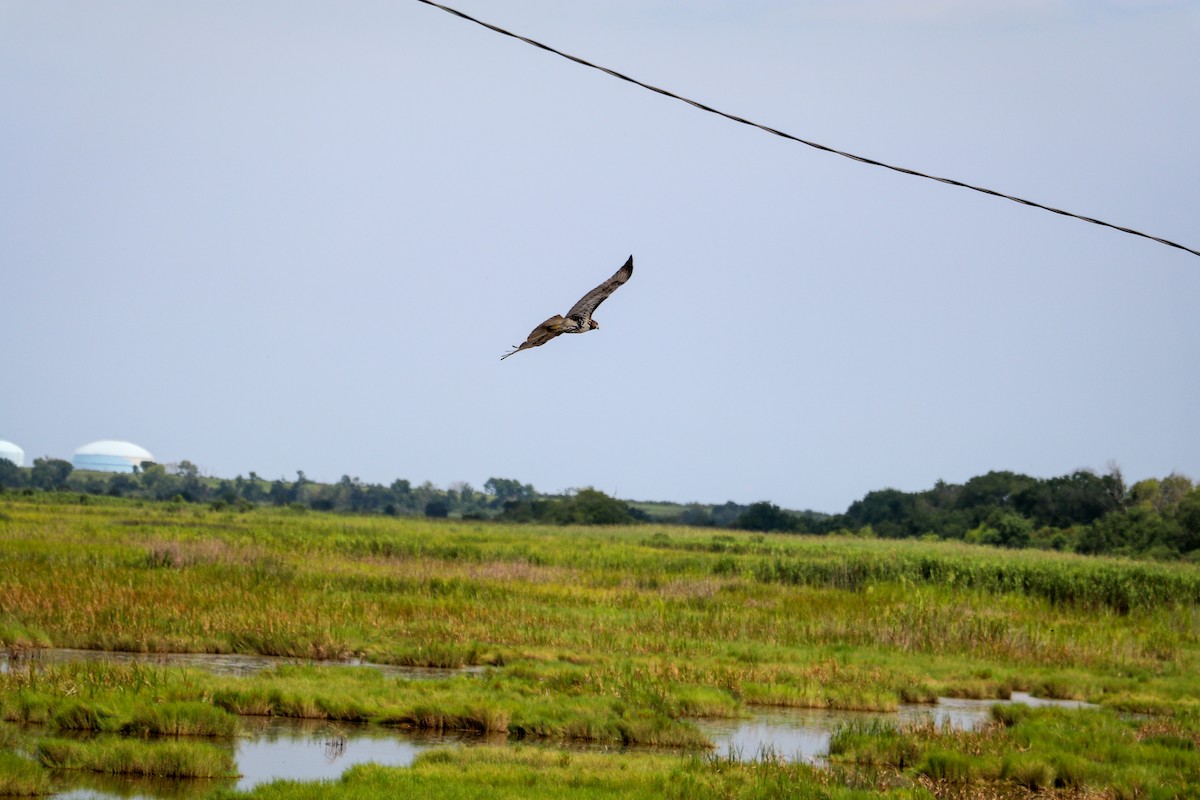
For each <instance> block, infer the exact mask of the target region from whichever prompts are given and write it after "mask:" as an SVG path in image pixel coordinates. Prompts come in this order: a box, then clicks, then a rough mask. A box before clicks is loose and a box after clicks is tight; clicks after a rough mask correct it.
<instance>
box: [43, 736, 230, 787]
mask: <svg viewBox="0 0 1200 800" xmlns="http://www.w3.org/2000/svg"><path fill="white" fill-rule="evenodd" d="M37 756H38V760H39V761H40V762H41V763H42V765H44V766H45V767H47V768H49V769H60V770H86V771H91V772H103V773H106V774H118V775H138V776H153V777H159V778H231V777H235V776H236V775H237V772H236V770H235V769H234V765H233V754H232V753H231V752H230V751H229V750H228V749H225V748H220V747H217V746H215V745H211V744H201V743H195V742H188V743H183V742H175V741H165V742H164V741H153V742H145V741H139V740H136V739H128V738H120V739H103V740H75V739H54V738H44V739H41V740H39V741H38V745H37Z"/></svg>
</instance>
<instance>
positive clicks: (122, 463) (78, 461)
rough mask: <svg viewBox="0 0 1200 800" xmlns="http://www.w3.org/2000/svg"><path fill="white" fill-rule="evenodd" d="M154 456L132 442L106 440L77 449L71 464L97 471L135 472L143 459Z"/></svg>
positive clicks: (149, 458)
mask: <svg viewBox="0 0 1200 800" xmlns="http://www.w3.org/2000/svg"><path fill="white" fill-rule="evenodd" d="M153 460H154V456H152V455H150V453H149V452H148V451H147V450H145V449H143V448H141V447H138V446H137V445H136V444H133V443H132V442H114V441H110V440H105V441H102V442H92V443H91V444H85V445H84V446H83V447H81V448H79V449H78V450H76V451H75V456H74V458H72V459H71V466H73V467H75V469H89V470H94V471H96V472H133V469H134V467H138V466H140V465H141V463H142V462H143V461H153Z"/></svg>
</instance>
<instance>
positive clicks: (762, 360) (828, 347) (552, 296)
mask: <svg viewBox="0 0 1200 800" xmlns="http://www.w3.org/2000/svg"><path fill="white" fill-rule="evenodd" d="M450 4H451V5H457V7H459V8H461V9H462V10H463V11H465V12H467V13H470V14H473V15H476V16H479V17H481V18H483V19H486V20H488V21H490V22H494V23H496V24H498V25H501V26H503V27H507V28H509V29H511V30H514V31H516V32H519V33H522V34H525V35H527V36H530V37H533V38H536V39H540V40H542V41H545V42H547V43H548V44H551V45H554V46H556V47H558V48H561V49H563V50H566V51H568V52H572V53H575V54H578V55H580V56H582V57H585V58H589V59H592V60H594V61H597V62H599V63H601V64H604V65H606V66H610V67H612V68H614V69H617V70H620V71H623V72H627V73H629V74H631V75H633V76H635V77H638V78H640V79H642V80H645V81H647V82H650V83H653V84H656V85H659V86H663V87H666V88H669V89H671V90H673V91H676V92H679V93H681V94H684V95H687V96H690V97H693V98H695V99H697V100H700V101H702V102H706V103H708V104H710V105H714V106H716V107H718V108H721V109H724V110H727V111H729V112H731V113H735V114H740V115H743V116H747V117H750V118H752V119H755V120H757V121H759V122H762V123H764V124H767V125H771V126H774V127H777V128H781V129H783V130H785V131H788V132H790V133H792V134H795V135H797V136H801V137H804V138H808V139H812V140H815V141H818V142H822V143H824V144H828V145H831V146H834V147H838V148H841V149H845V150H850V151H854V152H858V153H861V154H863V155H866V156H870V157H874V158H878V159H881V160H886V161H891V162H895V163H898V164H902V165H905V166H909V167H913V168H916V169H921V170H924V171H929V172H933V173H935V174H939V175H945V176H948V177H953V178H957V179H960V180H964V181H969V182H972V183H977V184H983V185H986V186H989V187H992V188H995V189H998V190H1001V191H1005V192H1009V193H1012V194H1017V195H1021V196H1024V197H1028V198H1030V199H1033V200H1037V201H1039V202H1043V203H1047V204H1050V205H1056V206H1060V207H1063V208H1067V209H1071V210H1073V211H1077V212H1079V213H1083V214H1087V215H1091V216H1095V217H1098V218H1100V219H1104V220H1107V221H1110V222H1114V223H1117V224H1121V225H1127V226H1130V227H1134V228H1138V229H1141V230H1145V231H1146V232H1149V233H1152V234H1155V235H1159V236H1163V237H1166V238H1168V239H1173V240H1176V241H1180V242H1182V243H1183V244H1185V245H1188V246H1191V247H1197V246H1200V224H1197V223H1198V221H1200V147H1197V142H1200V46H1197V43H1198V42H1200V3H1197V2H1132V1H1130V2H1096V1H1095V0H1088V1H1087V2H1052V1H1050V0H1044V1H1041V0H1038V1H1035V0H1025V1H1024V2H1014V1H1013V0H977V1H976V2H971V3H964V2H950V0H940V1H933V0H930V1H929V2H884V1H883V0H861V1H858V0H837V1H836V2H833V1H831V0H825V1H823V2H816V1H812V2H786V3H784V2H744V1H743V0H739V1H738V2H733V1H732V0H730V1H727V2H716V1H715V0H697V1H696V2H689V3H679V2H647V1H646V0H638V1H637V2H633V0H617V1H615V2H614V1H613V0H604V2H591V1H590V0H589V1H584V0H580V1H578V2H572V3H562V2H558V1H557V0H556V1H555V2H551V1H550V0H514V1H513V2H506V3H497V2H493V3H488V2H482V0H455V2H452V3H450ZM630 253H632V254H633V256H634V259H635V265H636V271H635V274H634V277H633V279H632V280H631V281H630V282H629V283H628V284H627V285H626V286H625V287H623V288H622V289H621V290H620V291H619V292H618V293H617V294H615V295H614V296H613V298H612V299H610V300H609V301H608V302H607V303H606V304H605V305H604V306H603V307H602V308H601V309H600V310H599V312H598V313H597V315H596V316H597V319H599V320H600V322H601V323H602V325H603V327H602V328H601V330H599V331H596V332H594V333H589V334H587V335H585V336H573V337H564V338H560V339H558V340H556V341H554V342H551V343H550V344H548V345H546V346H544V347H542V348H538V349H535V350H531V351H528V352H523V353H521V354H519V355H517V356H514V357H513V358H511V359H507V360H505V361H504V362H503V363H501V362H500V360H499V357H500V355H501V354H503V353H504V352H505V351H506V350H507V349H508V348H509V347H510V346H511V345H512V344H514V343H516V342H518V341H520V340H522V339H523V338H524V336H525V335H526V334H527V333H528V332H529V330H530V328H532V327H533V326H534V325H535V324H536V323H538V322H540V321H541V320H542V319H544V318H546V317H547V316H549V315H551V314H553V313H561V312H563V311H565V310H566V309H567V308H568V307H570V305H571V304H572V303H573V302H574V301H575V300H576V299H577V298H578V297H579V296H580V295H581V294H583V292H585V291H586V290H588V289H590V288H591V287H592V286H594V285H595V284H596V283H598V282H599V281H600V280H602V279H604V278H605V277H607V276H608V275H610V274H611V273H612V272H613V271H614V270H615V269H616V268H617V267H619V266H620V265H621V263H622V262H623V261H624V260H625V258H626V257H627V256H628V255H629V254H630ZM0 270H2V275H3V278H2V281H3V282H2V284H0V307H2V308H3V310H4V315H3V318H4V321H5V323H6V325H7V328H8V331H9V338H8V343H7V346H6V347H4V348H3V349H2V350H0V375H3V381H4V384H3V388H2V390H0V438H4V439H9V440H11V441H14V442H16V443H17V444H18V445H20V446H21V447H23V448H24V449H25V452H26V459H27V462H32V460H33V459H34V458H36V457H38V456H42V455H53V456H58V457H65V458H69V457H70V455H71V453H72V451H73V450H74V449H75V448H76V447H78V446H80V445H82V444H84V443H87V442H90V441H93V440H96V439H106V438H114V439H127V440H130V441H134V442H136V443H138V444H140V445H142V446H143V447H145V448H147V449H149V450H150V451H151V452H153V453H154V454H155V455H156V456H157V457H158V458H159V459H160V460H162V461H164V462H171V461H179V460H182V459H189V460H191V461H193V462H194V463H196V464H198V465H199V466H200V467H201V468H202V470H204V471H205V472H207V473H210V474H215V475H220V476H227V477H232V476H234V475H237V474H239V473H240V474H246V473H248V472H249V471H251V470H254V471H257V472H258V474H260V475H262V476H264V477H268V478H275V477H281V476H282V477H286V478H289V479H290V478H293V477H294V476H295V472H296V470H298V469H302V470H304V471H305V472H306V474H308V475H309V477H311V478H314V479H318V480H336V479H338V478H339V477H340V476H342V475H343V474H349V475H352V476H356V477H359V478H361V479H363V480H365V481H370V482H383V483H387V482H390V481H392V480H393V479H395V478H400V477H403V478H408V479H410V480H413V481H417V482H419V481H423V480H426V479H428V480H432V481H433V482H434V483H436V484H438V485H441V486H446V485H448V484H450V483H451V482H454V481H467V482H470V483H472V484H473V485H475V486H476V487H479V486H481V485H482V483H483V482H484V481H485V480H486V479H487V478H488V477H490V476H500V477H511V478H517V479H519V480H521V481H523V482H529V483H533V484H534V485H535V486H536V487H537V488H538V489H540V490H543V491H557V490H561V489H566V488H569V487H582V486H589V485H590V486H595V487H596V488H598V489H602V490H604V491H607V492H611V493H616V494H618V495H620V496H622V497H625V498H629V499H663V500H676V501H682V502H686V501H690V500H698V501H702V502H723V501H725V500H728V499H732V500H735V501H738V502H752V501H756V500H762V499H767V500H771V501H773V502H776V503H779V504H780V505H783V506H787V507H792V508H813V509H816V510H821V511H841V510H844V509H845V507H846V505H847V504H849V503H850V502H851V501H853V500H854V499H856V498H858V497H861V496H862V495H863V494H864V493H866V492H867V491H870V490H872V489H880V488H884V487H896V488H901V489H905V490H916V489H922V488H925V487H928V486H930V485H932V484H933V482H934V481H936V480H937V479H939V478H941V479H945V480H947V481H954V482H957V481H963V480H966V479H967V478H970V477H971V476H973V475H976V474H981V473H983V472H986V471H988V470H992V469H1010V470H1015V471H1020V472H1026V473H1029V474H1032V475H1036V476H1043V477H1045V476H1052V475H1060V474H1063V473H1066V472H1070V471H1072V470H1074V469H1077V468H1080V467H1090V468H1094V469H1097V470H1100V471H1103V470H1105V469H1106V467H1107V465H1108V464H1109V463H1110V462H1116V463H1117V464H1119V465H1120V466H1121V468H1122V469H1123V470H1124V472H1125V474H1126V476H1127V478H1130V479H1138V478H1142V477H1147V476H1161V475H1165V474H1167V473H1170V472H1171V471H1180V472H1183V473H1184V474H1187V475H1189V476H1191V477H1193V478H1200V368H1198V366H1197V365H1200V313H1197V308H1198V307H1200V258H1197V257H1196V256H1193V255H1189V254H1187V253H1183V252H1181V251H1177V250H1171V249H1169V248H1166V247H1163V246H1161V245H1158V244H1155V243H1152V242H1149V241H1146V240H1143V239H1137V238H1134V237H1130V236H1127V235H1124V234H1120V233H1117V232H1115V231H1111V230H1106V229H1102V228H1098V227H1096V226H1092V225H1088V224H1085V223H1082V222H1079V221H1076V220H1071V219H1067V218H1062V217H1058V216H1055V215H1052V214H1048V213H1045V212H1042V211H1036V210H1032V209H1028V208H1024V207H1021V206H1018V205H1016V204H1013V203H1009V202H1006V201H1003V200H996V199H992V198H987V197H984V196H982V195H977V194H975V193H971V192H966V191H964V190H960V189H954V188H950V187H946V186H942V185H938V184H934V183H932V182H928V181H922V180H918V179H915V178H910V177H906V176H902V175H897V174H894V173H890V172H887V171H884V170H881V169H878V168H874V167H868V166H864V165H860V164H856V163H853V162H850V161H847V160H845V159H841V158H837V157H835V156H830V155H827V154H823V153H819V152H817V151H815V150H812V149H809V148H806V147H803V146H801V145H798V144H794V143H789V142H786V141H783V140H780V139H777V138H775V137H771V136H768V135H766V134H764V133H761V132H759V131H755V130H752V129H750V128H746V127H744V126H739V125H735V124H733V123H730V122H728V121H725V120H722V119H719V118H717V117H714V116H712V115H709V114H704V113H702V112H699V111H696V110H695V109H692V108H690V107H688V106H686V105H683V104H681V103H678V102H675V101H672V100H668V99H665V98H662V97H659V96H657V95H654V94H651V93H649V92H646V91H644V90H641V89H638V88H636V87H633V86H631V85H629V84H625V83H622V82H619V81H616V80H614V79H612V78H610V77H607V76H604V75H602V74H600V73H598V72H595V71H593V70H588V69H584V68H582V67H579V66H577V65H574V64H571V63H569V62H567V61H564V60H563V59H560V58H558V57H556V56H553V55H550V54H547V53H544V52H542V51H539V50H536V49H534V48H531V47H529V46H527V45H524V44H521V43H519V42H516V41H514V40H512V39H508V38H506V37H502V36H499V35H497V34H494V33H491V32H489V31H486V30H484V29H482V28H480V27H478V26H475V25H472V24H470V23H467V22H464V21H462V20H458V19H456V18H454V17H451V16H450V15H448V14H446V13H444V12H442V11H439V10H437V9H434V8H431V7H429V6H426V5H423V4H421V3H418V2H415V0H390V1H389V2H365V1H364V2H340V3H327V2H321V3H318V2H295V0H288V1H287V2H282V0H279V1H278V2H271V1H270V0H261V1H260V2H254V3H244V2H232V1H229V2H188V1H186V0H181V1H180V2H171V3H162V2H157V1H151V0H142V1H139V0H122V1H121V2H57V1H56V0H29V1H28V2H15V1H14V0H0Z"/></svg>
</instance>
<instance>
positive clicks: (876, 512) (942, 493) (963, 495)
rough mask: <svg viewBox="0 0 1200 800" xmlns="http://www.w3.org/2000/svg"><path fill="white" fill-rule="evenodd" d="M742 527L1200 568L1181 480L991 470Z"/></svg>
mask: <svg viewBox="0 0 1200 800" xmlns="http://www.w3.org/2000/svg"><path fill="white" fill-rule="evenodd" d="M736 527H741V528H748V529H752V530H790V531H796V532H804V533H816V534H825V533H853V534H857V535H861V536H878V537H882V538H892V539H904V538H917V537H929V538H938V539H959V540H962V541H966V542H971V543H975V544H990V545H996V546H999V547H1037V548H1042V549H1047V550H1069V551H1074V552H1077V553H1085V554H1100V553H1105V554H1112V555H1128V556H1148V557H1151V558H1159V559H1178V558H1187V559H1188V560H1191V561H1200V486H1197V485H1195V484H1193V483H1192V481H1191V480H1190V479H1189V478H1187V477H1184V476H1182V475H1174V474H1172V475H1169V476H1167V477H1165V478H1162V479H1157V478H1150V479H1147V480H1143V481H1139V482H1137V483H1135V484H1134V485H1133V486H1132V487H1130V486H1127V485H1126V483H1125V480H1124V478H1123V477H1122V475H1121V473H1120V471H1119V470H1116V469H1113V470H1111V471H1110V472H1109V473H1108V474H1106V475H1098V474H1096V473H1094V472H1090V471H1087V470H1080V471H1078V472H1073V473H1071V474H1070V475H1063V476H1061V477H1056V478H1032V477H1030V476H1028V475H1021V474H1019V473H1014V472H989V473H987V474H986V475H981V476H978V477H975V478H972V479H970V480H969V481H967V482H966V483H963V484H952V483H945V482H944V481H938V482H937V483H936V484H935V485H934V486H933V488H932V489H927V490H925V491H921V492H902V491H899V490H897V489H883V490H880V491H874V492H868V493H867V495H866V496H865V497H863V498H862V499H861V500H856V501H855V502H853V503H851V504H850V507H849V508H848V509H847V510H846V512H845V513H844V514H835V515H833V516H831V517H827V518H824V519H819V520H815V521H814V520H812V519H811V518H805V517H804V516H803V515H796V514H792V513H791V512H788V511H784V510H782V509H779V508H778V507H776V506H773V505H771V504H769V503H757V504H755V505H754V506H751V507H750V509H749V510H748V511H747V512H746V514H744V515H743V516H742V517H740V518H739V520H738V522H737V523H736Z"/></svg>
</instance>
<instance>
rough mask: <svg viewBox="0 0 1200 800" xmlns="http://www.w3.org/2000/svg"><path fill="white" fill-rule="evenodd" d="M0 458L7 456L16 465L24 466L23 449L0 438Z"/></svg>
mask: <svg viewBox="0 0 1200 800" xmlns="http://www.w3.org/2000/svg"><path fill="white" fill-rule="evenodd" d="M0 458H7V459H8V460H9V461H11V462H12V463H14V464H16V465H17V466H18V467H23V466H25V451H24V450H22V449H21V448H19V447H17V446H16V445H15V444H13V443H12V442H6V441H4V440H3V439H0Z"/></svg>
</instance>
